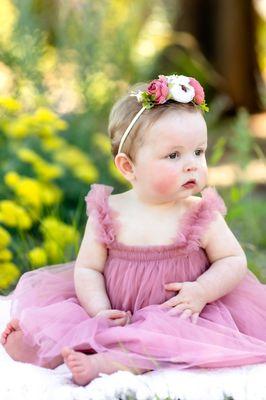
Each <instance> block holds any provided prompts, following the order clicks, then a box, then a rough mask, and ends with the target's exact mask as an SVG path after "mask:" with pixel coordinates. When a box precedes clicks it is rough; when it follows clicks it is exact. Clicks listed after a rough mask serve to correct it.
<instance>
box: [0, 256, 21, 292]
mask: <svg viewBox="0 0 266 400" xmlns="http://www.w3.org/2000/svg"><path fill="white" fill-rule="evenodd" d="M19 275H20V271H19V269H18V268H17V266H16V265H15V264H13V263H11V262H4V263H1V266H0V289H7V288H8V287H9V286H10V285H11V283H13V282H15V281H16V280H17V278H18V277H19Z"/></svg>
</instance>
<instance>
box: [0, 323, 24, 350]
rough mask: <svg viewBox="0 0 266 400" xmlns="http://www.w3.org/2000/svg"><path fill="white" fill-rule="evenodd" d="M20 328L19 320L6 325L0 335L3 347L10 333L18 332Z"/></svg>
mask: <svg viewBox="0 0 266 400" xmlns="http://www.w3.org/2000/svg"><path fill="white" fill-rule="evenodd" d="M20 330H21V329H20V326H19V320H18V319H12V320H11V321H9V323H8V324H7V326H6V328H5V330H4V332H3V333H2V335H1V340H0V341H1V343H2V344H3V345H4V344H5V343H6V341H7V338H8V336H9V335H10V333H11V332H15V331H20Z"/></svg>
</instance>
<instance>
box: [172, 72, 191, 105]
mask: <svg viewBox="0 0 266 400" xmlns="http://www.w3.org/2000/svg"><path fill="white" fill-rule="evenodd" d="M166 78H167V83H168V87H169V95H168V98H170V99H173V100H175V101H179V102H180V103H189V102H190V101H192V100H193V98H194V97H195V89H194V88H193V87H192V86H191V85H190V84H189V81H190V78H189V77H188V76H184V75H169V76H167V77H166Z"/></svg>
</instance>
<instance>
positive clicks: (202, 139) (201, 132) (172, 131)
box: [145, 113, 207, 149]
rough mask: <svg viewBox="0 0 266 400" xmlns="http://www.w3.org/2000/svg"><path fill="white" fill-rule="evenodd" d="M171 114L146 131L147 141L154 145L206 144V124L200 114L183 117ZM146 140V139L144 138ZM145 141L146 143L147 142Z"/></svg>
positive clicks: (164, 146) (188, 145)
mask: <svg viewBox="0 0 266 400" xmlns="http://www.w3.org/2000/svg"><path fill="white" fill-rule="evenodd" d="M178 117H179V116H178V115H177V116H176V115H173V117H170V118H163V119H160V120H158V121H156V122H155V123H154V124H152V126H151V127H150V129H148V130H147V132H146V135H145V136H146V139H147V141H148V142H149V143H150V144H152V145H153V146H154V147H159V148H160V149H162V148H168V147H171V146H176V147H177V146H180V147H191V146H192V147H193V146H195V145H199V144H205V143H206V144H207V126H206V123H205V120H204V118H203V117H202V116H201V115H199V116H198V115H197V114H196V113H195V114H194V118H190V119H189V118H186V119H183V118H182V117H181V118H178ZM145 141H146V140H145ZM147 141H146V143H147Z"/></svg>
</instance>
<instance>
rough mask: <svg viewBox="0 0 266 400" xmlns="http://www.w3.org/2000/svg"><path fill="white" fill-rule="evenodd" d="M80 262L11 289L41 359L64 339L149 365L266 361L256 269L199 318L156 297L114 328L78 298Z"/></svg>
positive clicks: (264, 301) (264, 311)
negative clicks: (194, 320) (187, 316)
mask: <svg viewBox="0 0 266 400" xmlns="http://www.w3.org/2000/svg"><path fill="white" fill-rule="evenodd" d="M73 266H74V263H73V262H71V263H66V264H61V265H57V266H52V267H45V268H42V269H40V270H37V271H33V272H28V273H26V274H24V275H23V276H22V278H21V279H20V281H19V283H18V285H17V287H16V289H15V291H14V292H13V294H12V309H11V314H12V317H13V318H18V319H19V320H20V325H21V328H22V330H23V332H24V335H25V336H24V337H25V341H26V342H27V343H28V345H29V346H36V345H37V346H38V348H39V350H38V360H37V361H36V364H38V365H42V364H43V363H44V362H49V361H50V360H52V359H54V358H55V357H57V356H58V355H59V354H60V352H61V349H62V348H63V347H64V346H69V347H72V348H74V349H76V350H80V351H84V352H88V353H90V352H91V353H93V352H97V353H104V354H105V356H106V357H107V359H110V360H114V361H117V362H119V363H123V364H125V365H127V366H130V367H136V368H145V369H158V368H164V367H167V368H175V369H184V368H199V367H201V368H209V367H232V366H240V365H246V364H254V363H260V362H266V285H263V284H261V283H260V282H259V281H258V279H257V278H256V277H255V276H254V275H253V274H252V273H251V272H249V273H248V274H247V275H246V277H245V278H244V279H243V280H242V281H241V282H240V284H239V285H238V286H237V287H236V288H235V289H234V290H233V291H232V292H231V293H230V294H228V295H226V296H224V297H222V298H220V299H219V300H217V301H214V302H212V303H210V304H207V305H206V306H205V308H204V309H203V310H202V312H201V314H200V316H199V318H198V321H197V323H196V324H193V323H192V322H191V320H190V319H187V320H184V319H181V318H180V316H179V315H175V316H171V315H169V314H168V312H167V311H168V309H162V308H161V307H159V305H157V304H154V305H148V306H146V307H144V308H142V309H139V310H137V311H135V312H134V314H133V317H132V321H131V323H130V324H128V325H126V326H124V327H121V326H117V327H115V326H112V325H111V323H110V322H109V321H108V320H107V319H105V318H103V317H93V318H92V317H90V316H89V315H88V314H87V312H86V311H85V310H84V309H83V308H82V306H81V305H80V304H79V301H78V299H77V297H76V295H75V289H74V283H73Z"/></svg>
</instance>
